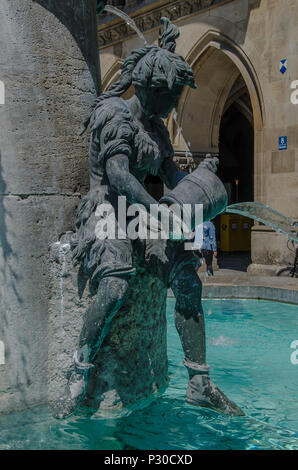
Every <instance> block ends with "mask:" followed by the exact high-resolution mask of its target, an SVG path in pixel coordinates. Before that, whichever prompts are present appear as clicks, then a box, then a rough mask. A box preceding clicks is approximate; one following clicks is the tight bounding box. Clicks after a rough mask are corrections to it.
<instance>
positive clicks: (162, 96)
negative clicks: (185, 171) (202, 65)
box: [82, 18, 196, 133]
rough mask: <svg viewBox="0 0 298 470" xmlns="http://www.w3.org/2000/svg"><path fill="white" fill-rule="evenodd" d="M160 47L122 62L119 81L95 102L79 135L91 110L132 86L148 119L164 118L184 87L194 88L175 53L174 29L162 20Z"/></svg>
mask: <svg viewBox="0 0 298 470" xmlns="http://www.w3.org/2000/svg"><path fill="white" fill-rule="evenodd" d="M161 22H162V24H163V33H162V36H161V45H160V46H155V45H150V46H145V47H143V48H140V49H135V50H134V51H133V52H132V53H131V54H130V55H129V56H128V57H127V59H126V60H125V61H124V63H123V65H122V70H121V76H120V79H119V80H118V81H117V82H115V83H113V84H112V85H111V86H110V87H109V88H108V90H107V91H105V92H104V93H102V94H101V95H100V96H99V97H98V98H97V100H96V102H95V104H94V107H93V110H92V112H91V115H90V116H89V117H88V118H87V119H86V121H85V123H84V128H83V131H82V133H83V132H84V131H85V130H86V128H87V127H88V125H89V123H90V119H91V116H92V113H93V111H94V110H96V109H97V107H99V106H101V104H102V103H103V102H104V101H105V100H106V99H108V98H111V97H119V96H121V95H123V94H124V93H125V92H126V91H127V90H128V88H129V87H130V86H131V85H134V87H135V90H136V95H137V97H138V98H139V101H140V103H141V106H142V109H143V112H144V114H145V115H147V116H148V117H153V116H159V117H163V118H164V117H167V116H168V114H169V113H170V112H171V110H172V109H173V108H175V107H176V106H177V104H178V100H179V97H180V95H181V92H182V90H183V88H184V86H190V87H191V88H196V84H195V79H194V75H193V71H192V69H191V67H190V65H189V64H188V63H187V62H186V60H185V59H184V58H183V57H182V56H180V55H178V54H176V53H175V48H176V39H177V37H178V36H179V30H178V28H177V26H175V25H174V24H172V23H171V22H170V20H168V18H161Z"/></svg>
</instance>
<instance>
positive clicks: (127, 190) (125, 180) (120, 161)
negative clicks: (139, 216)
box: [106, 155, 157, 211]
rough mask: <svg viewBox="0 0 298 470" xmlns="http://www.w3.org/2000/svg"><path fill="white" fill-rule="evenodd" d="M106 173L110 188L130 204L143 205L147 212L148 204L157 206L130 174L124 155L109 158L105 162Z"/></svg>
mask: <svg viewBox="0 0 298 470" xmlns="http://www.w3.org/2000/svg"><path fill="white" fill-rule="evenodd" d="M106 173H107V176H108V178H109V182H110V185H111V186H112V188H113V189H114V190H115V191H117V193H118V194H119V195H121V196H126V198H127V200H128V202H129V203H130V204H136V203H137V204H143V205H144V206H145V207H146V209H147V210H148V211H150V204H157V201H156V200H155V199H154V198H153V197H152V196H150V194H149V193H148V192H147V191H146V189H145V188H144V186H142V184H141V183H140V182H139V181H138V180H137V178H135V176H134V175H132V174H131V173H130V171H129V160H128V157H127V156H126V155H115V156H113V157H110V158H109V159H108V160H107V162H106Z"/></svg>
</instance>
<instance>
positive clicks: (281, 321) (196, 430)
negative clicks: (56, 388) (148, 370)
mask: <svg viewBox="0 0 298 470" xmlns="http://www.w3.org/2000/svg"><path fill="white" fill-rule="evenodd" d="M203 307H204V310H205V315H206V327H207V354H208V362H209V364H210V365H211V375H212V377H213V378H214V380H215V381H216V383H217V384H218V385H219V386H220V387H221V388H222V390H223V391H224V392H225V393H227V395H228V396H229V397H231V399H233V400H235V401H236V402H237V403H238V404H239V405H240V406H241V407H242V409H243V410H244V411H245V413H246V415H245V416H244V417H229V416H226V415H219V414H218V413H216V412H214V411H211V410H207V409H201V408H197V407H194V406H191V405H188V404H187V403H186V402H185V388H186V383H187V373H186V370H185V368H184V366H183V365H182V358H183V353H182V350H181V346H180V342H179V339H178V335H177V333H176V330H175V327H174V320H173V309H174V299H168V301H167V318H168V356H169V375H170V382H169V386H168V388H167V390H166V391H165V392H164V393H163V395H161V396H159V397H156V398H155V400H153V402H151V403H150V404H148V403H147V404H146V403H142V404H141V405H142V406H140V407H139V409H135V410H133V409H129V408H127V409H126V410H123V411H122V412H121V414H118V415H117V413H116V412H106V413H103V412H97V413H96V414H94V415H93V416H89V415H88V414H87V413H86V411H83V410H81V411H80V412H78V413H77V414H76V415H73V416H71V417H70V418H68V419H66V420H64V421H57V420H55V419H54V418H52V417H51V415H50V413H49V411H48V410H47V408H46V407H37V408H33V409H31V410H27V411H25V412H22V413H13V414H11V415H8V416H1V417H0V429H1V430H0V449H102V450H117V449H119V450H127V449H149V450H155V449H156V450H166V449H175V450H177V449H181V450H183V449H184V450H192V449H193V450H198V449H206V450H207V449H210V450H211V449H212V450H213V449H219V450H220V449H222V450H225V449H238V450H244V449H277V450H278V449H283V450H284V449H288V450H290V449H298V403H297V370H298V369H297V368H298V365H294V364H292V362H291V354H293V349H291V347H290V346H291V340H295V339H298V338H296V336H297V335H296V336H295V333H296V331H297V329H296V325H297V307H296V306H294V305H289V304H282V303H278V302H268V301H258V300H245V299H242V300H238V299H234V300H231V299H229V300H224V299H220V300H214V299H212V300H209V299H208V300H203ZM118 413H119V412H118Z"/></svg>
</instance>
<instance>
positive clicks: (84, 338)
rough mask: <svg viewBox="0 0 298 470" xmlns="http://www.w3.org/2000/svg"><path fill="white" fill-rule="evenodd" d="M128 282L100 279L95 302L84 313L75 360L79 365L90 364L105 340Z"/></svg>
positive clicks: (121, 279)
mask: <svg viewBox="0 0 298 470" xmlns="http://www.w3.org/2000/svg"><path fill="white" fill-rule="evenodd" d="M127 288H128V281H127V279H125V278H122V277H116V276H109V277H105V278H103V279H101V281H100V283H99V286H98V291H97V295H96V298H95V300H94V301H93V303H92V304H91V305H90V307H89V308H88V310H87V312H86V316H85V319H84V324H83V328H82V331H81V334H80V339H79V349H78V352H77V355H76V359H77V360H78V361H79V362H80V363H87V364H86V366H87V367H88V363H92V361H93V359H94V358H95V356H96V354H97V353H98V351H99V349H100V346H101V344H102V342H103V340H104V339H105V337H106V335H107V333H108V331H109V327H110V324H111V321H112V319H113V318H114V316H115V314H116V313H117V312H118V310H119V309H120V308H121V306H122V305H123V302H124V300H125V296H126V293H127Z"/></svg>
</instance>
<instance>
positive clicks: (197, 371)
mask: <svg viewBox="0 0 298 470" xmlns="http://www.w3.org/2000/svg"><path fill="white" fill-rule="evenodd" d="M183 364H184V365H185V367H186V368H187V369H188V370H189V371H191V372H192V373H193V374H194V375H208V374H209V371H210V367H209V366H208V364H198V363H197V362H193V361H190V360H189V359H186V358H185V359H183Z"/></svg>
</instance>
